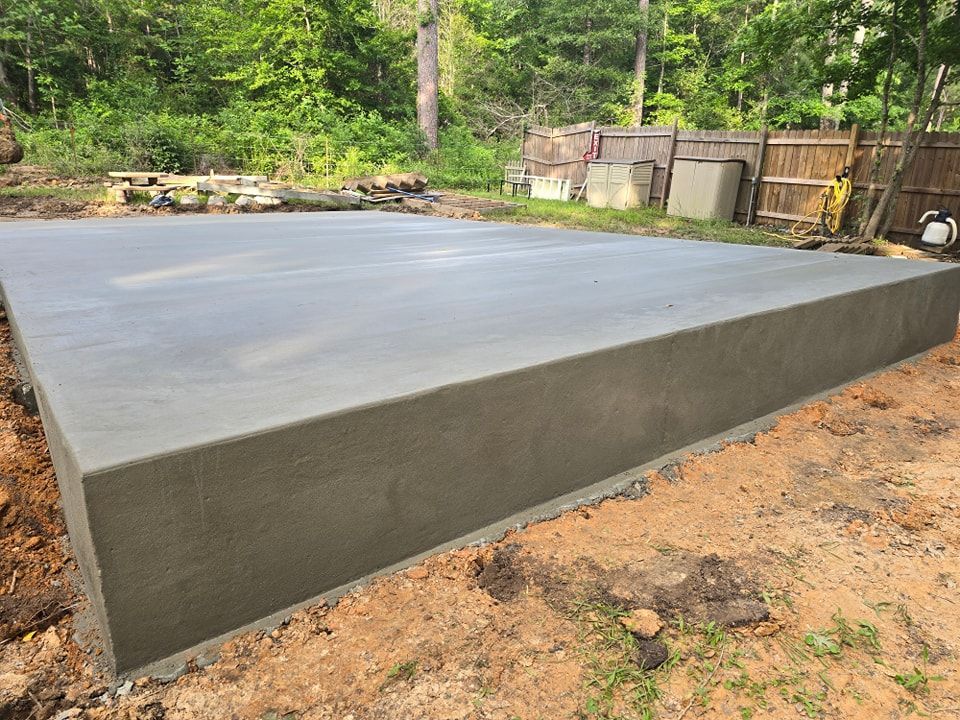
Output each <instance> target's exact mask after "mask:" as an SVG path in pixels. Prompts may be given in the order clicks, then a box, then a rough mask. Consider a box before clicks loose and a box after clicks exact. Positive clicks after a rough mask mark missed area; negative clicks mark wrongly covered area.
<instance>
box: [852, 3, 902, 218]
mask: <svg viewBox="0 0 960 720" xmlns="http://www.w3.org/2000/svg"><path fill="white" fill-rule="evenodd" d="M897 10H898V3H897V2H896V1H895V2H894V3H893V6H892V8H891V12H890V52H889V54H888V56H887V69H886V73H885V75H884V78H883V91H882V93H881V95H880V102H881V112H880V130H879V132H878V133H877V145H876V147H877V149H876V151H874V154H873V167H871V168H870V185H869V187H867V192H866V193H865V194H864V196H863V205H862V207H861V208H860V225H859V227H858V233H859V234H860V235H861V236H862V235H864V233H866V231H867V223H869V222H870V216H871V215H872V214H873V207H874V195H875V194H876V192H877V185H878V184H879V183H880V169H881V168H882V167H883V154H884V147H883V143H884V142H885V141H886V139H887V128H888V127H889V125H890V93H891V90H892V88H893V73H894V66H895V65H896V62H897V43H898V40H899V38H898V36H897Z"/></svg>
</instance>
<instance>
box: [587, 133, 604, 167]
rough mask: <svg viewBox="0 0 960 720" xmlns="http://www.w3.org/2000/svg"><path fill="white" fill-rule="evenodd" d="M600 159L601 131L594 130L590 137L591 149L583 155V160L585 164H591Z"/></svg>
mask: <svg viewBox="0 0 960 720" xmlns="http://www.w3.org/2000/svg"><path fill="white" fill-rule="evenodd" d="M598 157H600V131H599V130H594V131H593V134H592V135H591V136H590V149H589V150H587V151H586V152H585V153H584V154H583V159H584V161H585V162H590V161H591V160H596V159H597V158H598Z"/></svg>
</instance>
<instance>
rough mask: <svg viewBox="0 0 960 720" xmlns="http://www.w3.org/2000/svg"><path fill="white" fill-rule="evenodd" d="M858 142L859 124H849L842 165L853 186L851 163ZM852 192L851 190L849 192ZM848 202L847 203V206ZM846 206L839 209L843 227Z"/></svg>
mask: <svg viewBox="0 0 960 720" xmlns="http://www.w3.org/2000/svg"><path fill="white" fill-rule="evenodd" d="M859 144H860V125H859V124H857V123H854V124H853V125H851V126H850V142H849V143H847V156H846V157H845V158H844V161H843V166H844V167H845V168H850V186H851V188H852V187H853V163H854V160H855V159H856V156H857V145H859ZM851 194H852V192H851ZM848 206H849V203H847V207H848ZM847 207H844V208H843V209H842V210H841V211H840V217H839V223H840V227H841V228H842V227H843V216H844V215H846V214H847Z"/></svg>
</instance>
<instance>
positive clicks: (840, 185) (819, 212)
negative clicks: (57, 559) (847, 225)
mask: <svg viewBox="0 0 960 720" xmlns="http://www.w3.org/2000/svg"><path fill="white" fill-rule="evenodd" d="M852 194H853V183H851V182H850V178H848V177H844V176H839V175H838V176H837V177H836V178H834V179H833V180H832V181H831V182H830V185H829V187H827V189H826V190H824V191H823V193H822V194H821V195H820V200H819V202H818V203H817V209H816V210H814V211H813V212H811V213H807V215H805V216H804V217H803V219H801V220H797V222H796V223H795V224H794V226H793V227H792V228H791V229H790V234H791V235H793V236H794V237H797V238H803V237H806V236H807V235H809V234H810V233H812V232H813V231H814V230H816V229H817V228H818V227H819V226H820V225H823V226H824V227H825V228H826V229H827V230H829V231H830V234H831V235H836V234H837V233H838V232H840V224H841V222H842V221H843V211H844V209H845V208H846V207H847V205H848V204H849V203H850V196H851V195H852ZM803 225H809V227H807V228H803V227H802V226H803Z"/></svg>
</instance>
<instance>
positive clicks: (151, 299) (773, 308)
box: [0, 212, 960, 671]
mask: <svg viewBox="0 0 960 720" xmlns="http://www.w3.org/2000/svg"><path fill="white" fill-rule="evenodd" d="M0 284H2V289H3V295H4V300H5V303H6V305H7V308H8V310H9V311H10V315H11V317H12V322H13V324H14V332H15V334H16V337H17V340H18V343H19V344H20V345H21V347H22V349H23V351H24V354H25V357H26V359H27V363H28V366H29V368H30V372H31V374H32V377H33V381H34V384H35V386H36V388H37V391H38V397H39V400H40V405H41V413H42V415H43V420H44V427H45V430H46V433H47V436H48V439H49V441H50V447H51V453H52V456H53V459H54V463H55V465H56V469H57V474H58V478H59V481H60V485H61V489H62V492H63V497H64V507H65V511H66V515H67V522H68V526H69V530H70V534H71V538H72V540H73V543H74V545H75V547H76V550H77V553H78V556H79V558H80V563H81V567H82V570H83V573H84V577H85V581H86V583H87V585H88V590H89V592H90V594H91V597H92V598H93V601H94V606H95V608H96V610H97V612H98V614H99V619H100V622H101V625H102V626H103V629H104V634H105V636H106V640H107V643H108V645H109V647H108V650H109V651H110V652H111V653H112V656H113V657H114V659H115V663H116V667H117V668H118V669H120V670H121V671H122V670H127V669H131V668H136V667H140V666H143V665H144V664H147V663H150V662H152V661H155V660H158V659H160V658H163V657H166V656H169V655H171V654H173V653H175V652H177V651H179V650H182V649H184V648H187V647H189V646H192V645H194V644H196V643H199V642H201V641H203V640H206V639H209V638H212V637H214V636H217V635H220V634H222V633H226V632H229V631H231V630H233V629H235V628H238V627H240V626H242V625H244V624H247V623H250V622H253V621H256V620H257V619H258V618H262V617H265V616H267V615H270V614H271V613H275V612H277V611H279V610H282V609H284V608H286V607H289V606H292V605H294V604H296V603H299V602H302V601H304V600H306V599H308V598H311V597H314V596H316V595H318V594H321V593H323V592H326V591H329V590H331V589H333V588H337V587H340V586H343V585H344V584H348V583H350V582H352V581H355V580H357V579H358V578H360V577H362V576H365V575H367V574H369V573H371V572H375V571H377V570H378V569H381V568H384V567H388V566H391V565H394V564H396V563H399V562H403V561H404V560H405V559H408V558H411V557H413V556H415V555H417V554H419V553H422V552H424V551H427V550H429V549H431V548H434V547H437V546H439V545H441V544H443V543H447V542H450V541H453V540H455V539H457V538H460V537H462V536H465V535H468V534H469V533H471V532H472V531H475V530H478V529H480V528H483V527H485V526H488V525H491V524H493V523H496V522H497V521H499V520H502V519H503V518H506V517H508V516H511V515H513V514H514V513H517V512H519V511H522V510H524V509H525V508H530V507H533V506H536V505H539V504H542V503H546V502H549V501H551V499H553V498H557V497H559V496H561V495H564V494H566V493H570V492H573V491H576V490H577V489H579V488H583V487H586V486H589V485H591V484H594V483H597V482H598V481H601V480H603V479H604V478H607V477H609V476H612V475H615V474H617V473H620V472H622V471H624V470H627V469H629V468H631V467H634V466H637V465H640V464H643V463H644V462H647V461H649V460H651V459H653V458H656V457H659V456H662V455H664V454H666V453H668V452H671V451H673V450H676V449H678V448H681V447H684V446H686V445H689V444H690V443H693V442H696V441H698V440H701V439H703V438H706V437H709V436H711V435H714V434H716V433H719V432H722V431H724V430H726V429H728V428H731V427H734V426H736V425H739V424H741V423H744V422H747V421H749V420H751V419H754V418H757V417H760V416H763V415H765V414H768V413H770V412H773V411H776V410H778V409H780V408H783V407H785V406H787V405H789V404H791V403H793V402H796V401H798V400H800V399H802V398H805V397H808V396H810V395H812V394H815V393H817V392H819V391H822V390H825V389H827V388H831V387H834V386H836V385H839V384H842V383H843V382H847V381H849V380H852V379H854V378H857V377H859V376H861V375H863V374H865V373H867V372H870V371H872V370H875V369H878V368H880V367H883V366H885V365H888V364H890V363H893V362H896V361H898V360H901V359H903V358H906V357H909V356H911V355H913V354H916V353H918V352H921V351H923V350H925V349H927V348H929V347H931V346H933V345H935V344H937V343H941V342H945V341H947V340H949V339H950V338H951V337H952V336H953V333H954V330H955V328H956V323H957V313H958V310H960V268H957V267H953V266H948V265H943V264H934V263H915V262H910V261H904V260H893V259H885V258H863V257H845V256H840V255H831V254H825V253H813V252H800V251H791V250H779V249H771V248H755V247H745V246H732V245H719V244H708V243H697V242H688V241H681V240H670V239H661V238H642V237H627V236H617V235H608V234H599V233H581V232H571V231H562V230H555V229H547V228H529V227H517V226H504V225H496V224H490V223H471V222H461V221H453V220H443V219H437V218H425V217H416V216H409V215H399V214H387V213H375V212H338V213H329V214H323V213H320V214H318V213H310V214H302V215H300V214H289V215H272V214H270V215H267V214H265V215H249V216H193V217H176V218H147V219H121V220H89V221H74V222H68V223H59V222H22V223H10V224H4V225H0Z"/></svg>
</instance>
